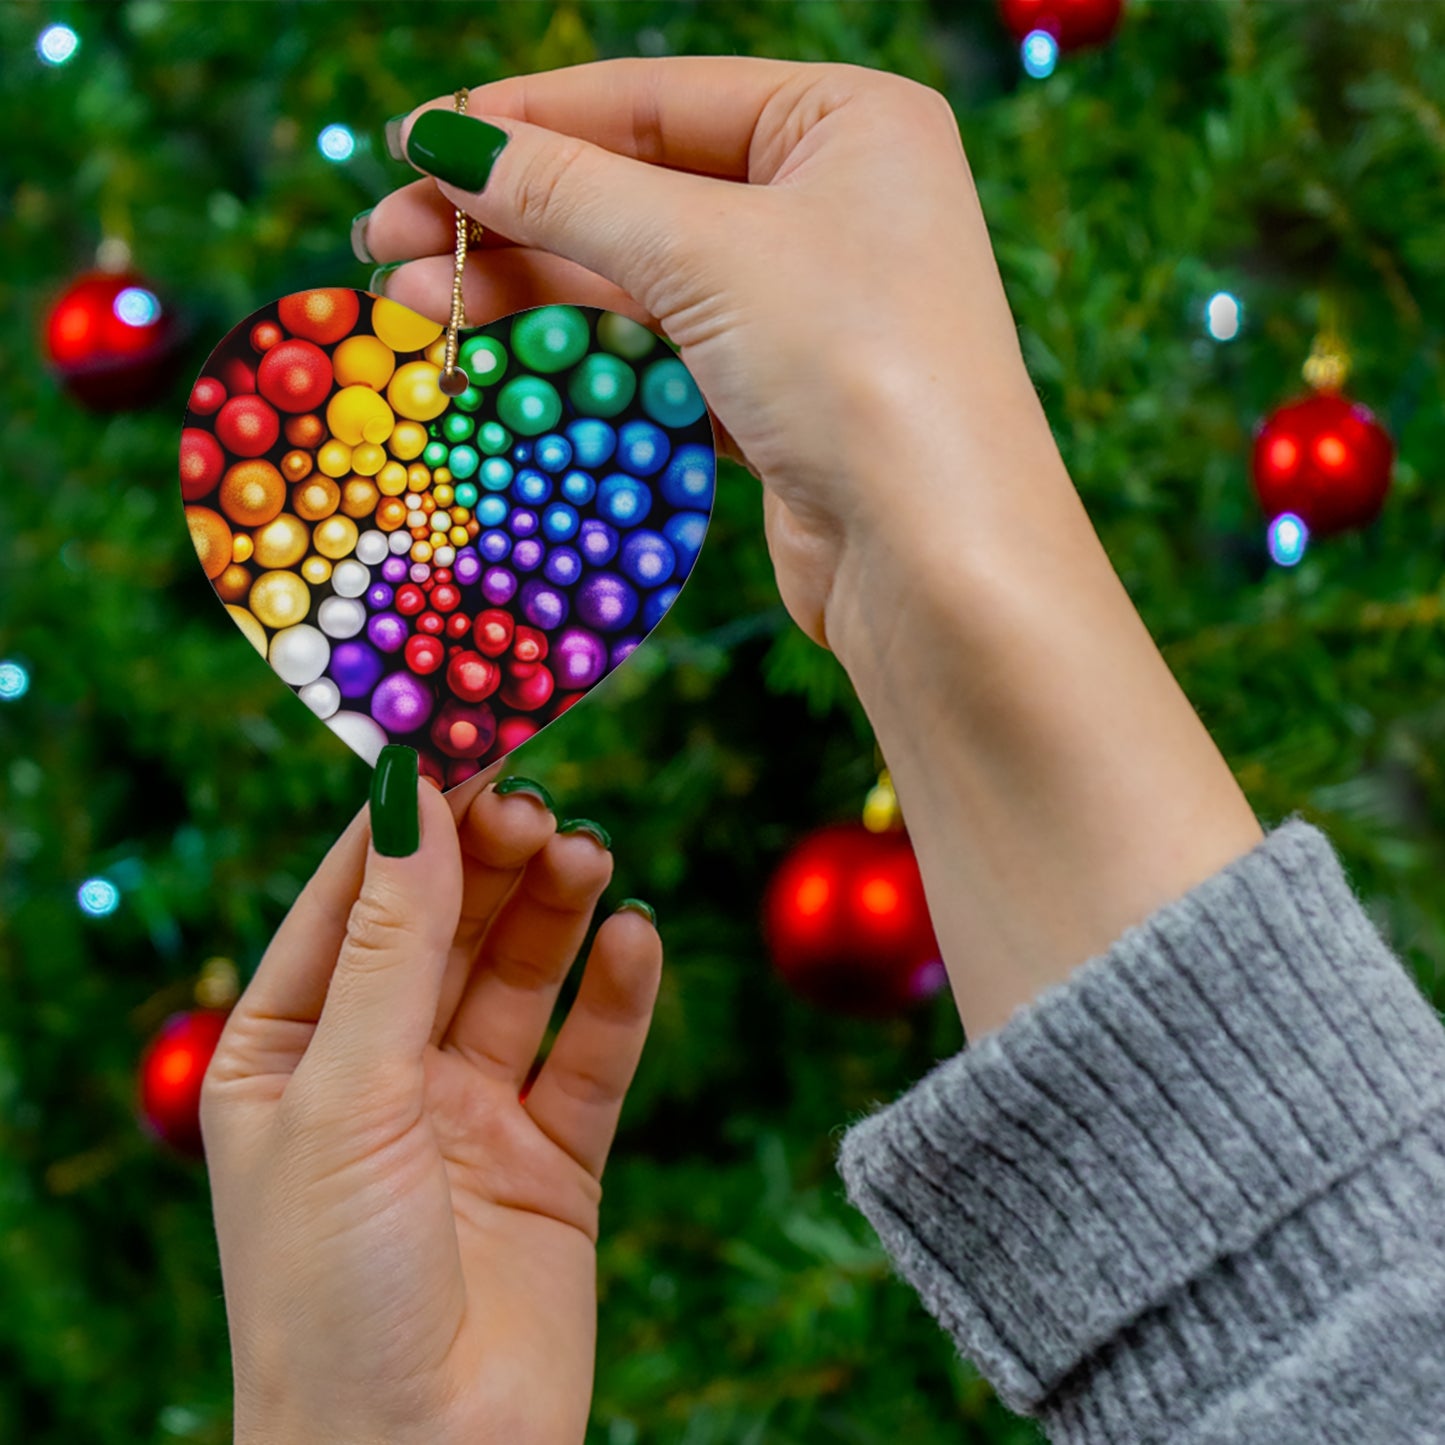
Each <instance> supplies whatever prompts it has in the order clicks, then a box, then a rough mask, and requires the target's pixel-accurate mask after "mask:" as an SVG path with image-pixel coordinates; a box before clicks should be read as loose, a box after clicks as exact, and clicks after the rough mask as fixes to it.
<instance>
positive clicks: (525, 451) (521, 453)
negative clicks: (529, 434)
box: [512, 442, 532, 467]
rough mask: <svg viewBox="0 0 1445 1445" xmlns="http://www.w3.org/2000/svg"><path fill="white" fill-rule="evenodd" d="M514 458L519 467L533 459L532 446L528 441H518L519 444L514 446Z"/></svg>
mask: <svg viewBox="0 0 1445 1445" xmlns="http://www.w3.org/2000/svg"><path fill="white" fill-rule="evenodd" d="M512 460H513V461H514V462H516V464H517V465H518V466H519V467H524V466H526V465H527V463H528V462H530V461H531V460H532V448H531V447H529V446H528V445H527V443H526V442H518V443H517V445H516V446H514V447H513V448H512Z"/></svg>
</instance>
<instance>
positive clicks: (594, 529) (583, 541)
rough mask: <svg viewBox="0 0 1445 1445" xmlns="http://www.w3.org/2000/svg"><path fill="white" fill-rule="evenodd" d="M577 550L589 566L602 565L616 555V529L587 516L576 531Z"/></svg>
mask: <svg viewBox="0 0 1445 1445" xmlns="http://www.w3.org/2000/svg"><path fill="white" fill-rule="evenodd" d="M577 550H578V551H579V552H581V554H582V556H583V557H584V558H585V559H586V562H587V565H588V566H589V567H604V566H606V564H607V563H608V562H610V561H611V560H612V559H613V557H615V556H616V555H617V529H616V528H615V527H609V526H608V525H607V523H606V522H599V521H598V520H597V518H596V517H588V519H587V520H586V521H585V522H583V523H582V526H581V527H580V528H579V529H578V532H577Z"/></svg>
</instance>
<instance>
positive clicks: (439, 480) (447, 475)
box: [431, 467, 452, 487]
mask: <svg viewBox="0 0 1445 1445" xmlns="http://www.w3.org/2000/svg"><path fill="white" fill-rule="evenodd" d="M431 479H432V481H434V482H435V483H436V484H437V486H439V487H445V486H446V485H448V483H450V482H451V481H452V473H451V468H450V467H438V468H437V469H436V471H434V472H433V473H432V474H431Z"/></svg>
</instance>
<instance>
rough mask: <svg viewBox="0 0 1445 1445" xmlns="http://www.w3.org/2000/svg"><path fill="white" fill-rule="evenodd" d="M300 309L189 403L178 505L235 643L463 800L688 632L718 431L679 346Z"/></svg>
mask: <svg viewBox="0 0 1445 1445" xmlns="http://www.w3.org/2000/svg"><path fill="white" fill-rule="evenodd" d="M444 341H445V337H444V334H443V328H442V327H441V325H440V324H439V323H437V322H434V321H429V320H427V319H426V318H425V317H423V316H419V315H418V314H417V313H416V312H413V311H410V310H408V309H407V308H406V307H404V306H400V305H399V304H397V303H396V302H394V301H387V300H386V299H385V298H379V297H373V296H371V295H369V294H366V293H363V292H356V291H351V290H348V289H337V288H330V289H324V290H316V291H307V292H299V293H297V294H296V295H294V296H287V297H285V298H283V299H282V300H281V301H280V302H278V303H276V304H275V305H273V306H270V307H267V308H265V309H264V310H262V311H260V312H258V313H257V314H256V315H254V316H251V317H249V318H248V319H247V320H246V321H244V322H242V323H241V324H240V325H239V326H237V327H236V328H235V329H234V330H233V331H232V332H231V333H230V334H229V335H228V336H227V337H226V339H225V340H224V341H223V342H222V343H221V345H220V346H219V347H217V348H216V350H215V351H214V352H213V353H212V355H211V357H210V359H209V360H208V361H207V363H206V366H205V369H204V372H203V374H202V376H201V377H200V379H199V380H198V381H197V382H196V385H195V387H194V388H193V390H192V393H191V401H190V406H189V408H188V410H187V413H186V420H185V429H184V431H183V432H182V437H181V449H180V481H181V497H182V501H183V503H184V509H185V516H186V521H187V524H188V526H189V528H190V531H191V537H192V541H193V542H194V544H195V547H196V552H197V556H198V557H199V559H200V561H201V565H202V567H203V569H204V571H205V573H206V576H207V577H208V578H209V579H210V580H211V583H212V586H213V587H214V588H215V590H216V593H217V595H218V596H219V597H220V599H221V600H222V602H223V603H225V604H226V610H227V612H228V613H229V614H230V616H231V618H232V620H233V621H234V622H235V623H236V624H237V626H238V627H240V629H241V631H242V633H243V634H244V635H245V637H246V638H247V640H248V641H250V642H251V644H252V645H253V646H254V647H255V648H256V650H257V651H258V652H259V653H261V655H262V656H263V657H265V658H266V659H267V661H268V662H269V663H270V665H271V667H272V669H273V671H275V673H276V674H277V676H278V677H280V678H281V680H282V681H283V682H285V683H286V685H287V686H288V687H290V688H291V689H292V690H293V691H295V692H296V694H297V696H298V697H299V698H300V699H301V701H302V702H303V703H304V704H305V705H306V706H307V707H308V708H310V709H311V711H312V712H314V713H315V714H316V716H317V717H319V718H321V719H322V720H323V721H324V722H325V723H326V724H327V725H328V726H329V727H330V728H331V729H332V731H333V732H335V733H336V734H337V736H338V737H340V738H341V739H342V741H343V742H345V743H346V744H347V746H348V747H350V748H352V749H353V750H354V751H355V752H357V753H359V754H360V755H361V756H362V757H364V758H366V759H367V761H368V762H374V761H375V759H376V755H377V754H378V753H379V752H380V750H381V748H382V747H384V746H385V745H386V744H387V743H389V742H394V743H405V744H407V745H409V746H412V747H415V748H416V749H417V751H418V752H419V753H420V754H421V756H422V774H423V775H424V776H426V777H429V778H431V779H432V780H433V781H434V782H437V783H438V784H439V785H441V786H442V787H444V788H451V787H455V786H456V785H457V784H459V783H461V782H464V781H465V780H466V779H467V778H469V777H472V776H473V775H475V774H476V772H477V771H478V770H479V769H480V768H482V767H486V766H488V765H489V764H491V763H493V762H496V761H497V760H499V759H500V758H502V757H504V756H505V755H506V754H507V753H508V752H510V751H511V750H512V749H514V748H516V747H518V746H520V745H521V744H522V743H523V742H525V741H526V740H527V739H528V738H529V737H532V736H535V734H536V733H537V732H538V731H540V730H541V729H542V728H543V727H545V726H546V725H547V724H548V723H549V722H551V721H552V720H553V719H554V718H556V717H559V716H560V715H561V714H562V713H563V712H565V711H567V709H568V708H570V707H571V706H573V704H574V703H576V702H577V701H578V700H579V699H580V698H581V697H582V696H584V695H585V693H586V692H587V691H588V690H590V689H591V688H593V687H595V686H596V685H597V684H598V683H599V682H600V681H601V680H602V679H603V678H604V677H606V676H607V674H608V673H609V672H611V671H612V670H613V669H614V668H616V667H617V666H618V665H619V664H620V663H621V662H622V661H624V660H625V659H626V658H627V657H628V656H629V655H630V654H631V653H632V652H633V651H634V650H635V648H636V647H637V645H638V643H639V642H641V640H642V639H643V637H645V636H646V635H647V633H648V632H650V631H651V630H652V629H653V628H654V627H655V626H656V625H657V624H658V622H660V621H661V620H662V618H663V617H664V616H665V615H666V613H667V611H668V609H669V608H670V607H671V606H672V604H673V602H674V601H676V599H677V596H678V592H679V591H680V589H681V586H682V584H683V583H684V582H685V581H686V579H687V576H688V574H689V572H690V571H691V569H692V566H693V564H694V563H695V562H696V560H697V556H698V552H699V550H700V548H701V546H702V541H703V537H704V535H705V534H706V531H707V526H708V521H709V518H710V517H711V513H712V501H713V485H714V476H715V470H716V461H715V450H714V445H713V437H712V431H711V426H710V424H709V421H708V416H707V408H706V405H705V403H704V401H703V399H702V396H701V394H700V393H699V392H698V390H697V387H696V385H695V384H694V383H693V380H692V377H691V376H690V375H689V374H688V371H687V369H686V367H684V366H683V364H682V363H681V361H679V360H678V359H677V357H676V356H675V355H674V354H673V352H672V350H671V348H670V347H669V346H668V345H667V343H666V342H664V341H662V340H661V339H660V338H658V337H657V336H655V335H653V333H652V332H650V331H648V330H647V329H646V328H645V327H641V326H639V325H637V324H636V323H635V322H632V321H630V320H628V318H626V317H623V316H618V315H615V314H613V313H611V312H603V311H598V310H596V309H595V308H592V307H581V306H542V307H537V308H535V309H533V310H531V311H524V312H519V313H517V314H516V315H515V316H509V317H506V318H504V319H503V320H501V321H498V322H495V323H493V324H492V325H490V326H486V327H479V328H475V329H472V330H470V331H467V332H465V333H464V334H463V337H462V341H461V346H460V349H459V364H460V365H461V367H462V368H463V369H464V370H465V371H466V372H467V376H468V380H469V383H470V384H469V385H468V386H467V388H466V389H465V390H464V391H463V392H462V393H461V394H460V395H458V396H455V397H448V396H446V395H445V394H444V393H443V392H442V391H441V389H440V386H439V384H438V383H439V380H440V376H441V365H442V361H443V350H442V348H443V345H444Z"/></svg>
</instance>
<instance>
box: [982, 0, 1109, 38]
mask: <svg viewBox="0 0 1445 1445" xmlns="http://www.w3.org/2000/svg"><path fill="white" fill-rule="evenodd" d="M998 12H999V17H1000V18H1001V19H1002V21H1003V23H1004V25H1005V26H1007V27H1008V31H1009V34H1011V35H1012V36H1013V38H1014V39H1015V40H1017V41H1019V43H1020V44H1022V43H1023V41H1024V40H1026V39H1027V38H1028V37H1029V36H1030V35H1032V34H1033V33H1034V31H1035V30H1043V31H1045V32H1046V33H1047V34H1049V35H1052V36H1053V37H1054V39H1055V40H1056V41H1057V42H1058V45H1059V49H1060V50H1079V49H1081V48H1082V47H1084V46H1087V45H1102V44H1103V43H1104V41H1106V40H1108V39H1109V37H1110V36H1111V35H1113V33H1114V31H1115V30H1116V29H1117V28H1118V25H1119V17H1120V16H1121V15H1122V14H1123V13H1124V0H999V6H998Z"/></svg>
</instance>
